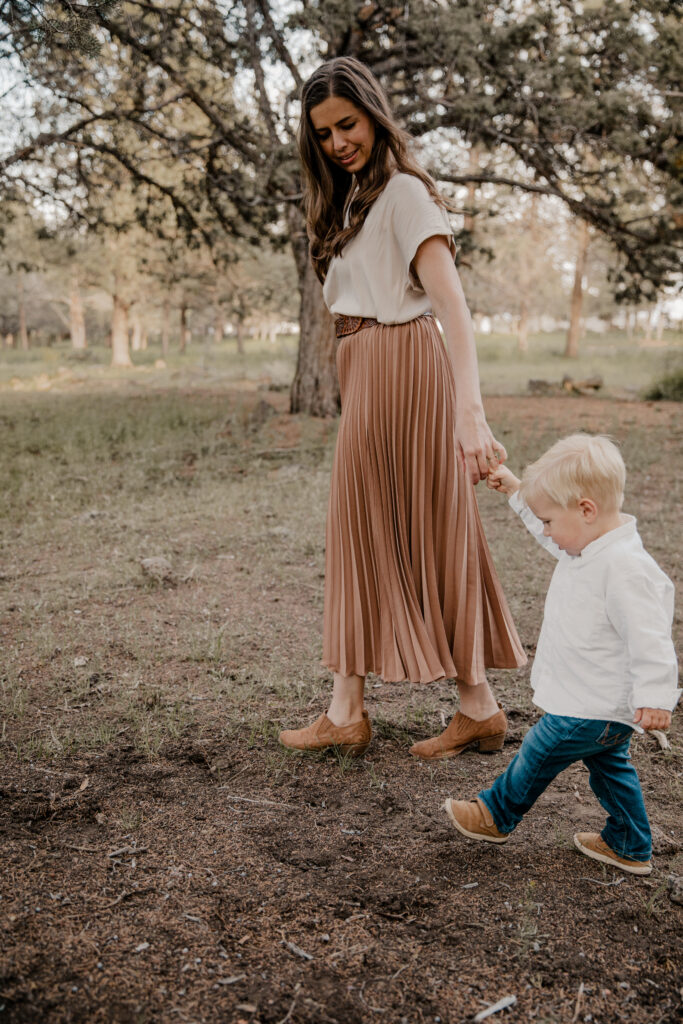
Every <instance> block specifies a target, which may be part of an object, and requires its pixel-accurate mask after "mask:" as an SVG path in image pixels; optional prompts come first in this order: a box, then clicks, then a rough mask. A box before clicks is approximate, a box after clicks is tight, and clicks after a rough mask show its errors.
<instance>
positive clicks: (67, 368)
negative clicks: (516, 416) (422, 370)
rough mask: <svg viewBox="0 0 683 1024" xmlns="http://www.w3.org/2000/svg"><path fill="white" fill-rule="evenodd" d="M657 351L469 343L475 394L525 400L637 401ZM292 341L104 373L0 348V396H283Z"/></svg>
mask: <svg viewBox="0 0 683 1024" xmlns="http://www.w3.org/2000/svg"><path fill="white" fill-rule="evenodd" d="M663 340H664V343H663V344H662V345H648V346H645V345H642V344H641V343H640V342H641V341H642V339H638V338H635V339H629V338H628V337H627V336H626V334H625V332H623V331H613V332H609V333H606V334H592V333H589V334H586V335H585V336H584V337H583V338H582V339H581V343H580V354H579V358H578V359H567V358H565V357H564V355H563V351H564V342H565V337H564V334H563V333H562V332H559V331H557V332H555V333H552V334H550V333H548V334H536V335H532V336H531V337H530V338H529V348H528V351H527V352H526V353H519V352H518V351H517V339H516V337H515V336H514V335H504V334H486V335H480V336H479V337H478V338H477V349H478V354H479V363H480V372H481V380H482V389H483V391H484V393H485V394H490V395H494V394H495V395H498V394H514V395H517V394H525V393H526V392H527V386H528V381H529V380H530V379H536V380H538V379H540V380H547V381H549V382H552V383H557V384H559V383H560V381H561V380H562V378H563V377H564V376H565V375H568V376H571V377H573V378H574V379H575V380H578V379H584V378H586V377H591V376H595V375H600V376H601V377H602V378H603V380H604V382H605V383H604V386H605V391H606V392H607V393H624V392H625V393H628V394H631V395H633V396H635V395H637V394H638V393H639V392H640V391H641V390H642V389H643V388H644V387H646V386H647V385H648V384H649V383H650V382H651V381H652V380H654V379H655V378H657V377H661V376H663V375H665V374H667V373H670V372H672V371H673V370H675V369H676V368H678V367H680V363H681V360H682V359H683V333H682V332H675V331H668V332H666V333H665V335H664V339H663ZM297 344H298V339H297V338H296V337H294V336H281V337H279V338H278V339H277V342H276V343H275V344H274V345H271V344H270V343H269V342H267V341H264V340H261V339H258V338H249V339H247V340H246V342H245V353H244V355H240V354H239V353H238V352H237V350H236V344H235V342H234V340H225V341H222V342H220V343H219V344H217V345H214V344H212V343H211V342H204V341H201V340H199V341H193V342H192V343H191V344H190V345H189V346H188V348H187V349H186V351H185V352H184V353H180V352H178V351H177V350H176V349H173V350H172V351H171V352H170V353H169V354H168V355H167V356H164V357H163V362H164V363H165V366H159V365H155V364H157V363H158V361H159V360H162V352H161V349H160V347H159V346H158V345H153V346H151V347H150V348H148V349H146V350H145V351H143V352H133V353H131V357H132V360H133V363H134V366H133V368H132V369H127V370H126V369H112V368H111V367H110V366H109V362H110V352H109V350H108V349H107V348H104V347H102V346H99V347H98V346H95V347H93V348H91V349H88V350H87V351H86V352H85V353H84V354H83V355H81V354H80V353H74V352H73V351H72V350H71V349H70V347H69V343H68V342H60V343H58V344H55V345H53V346H51V347H49V348H36V349H32V350H29V351H28V352H23V351H21V350H17V349H0V389H3V388H9V389H15V390H32V391H33V390H60V391H71V390H74V389H79V388H81V389H82V388H84V387H86V386H91V387H92V386H99V387H106V388H121V387H123V388H125V389H127V390H128V389H130V388H135V389H138V390H139V389H145V390H150V389H154V388H166V387H169V386H170V387H174V388H179V389H181V388H195V387H207V386H208V387H211V388H215V389H221V388H223V387H225V386H230V385H232V384H235V383H236V382H238V381H240V382H242V383H247V384H251V385H253V386H257V385H258V384H259V383H260V384H262V385H263V386H266V387H267V386H273V387H276V388H282V389H286V388H287V387H288V386H289V384H290V383H291V381H292V379H293V376H294V372H295V368H296V354H297Z"/></svg>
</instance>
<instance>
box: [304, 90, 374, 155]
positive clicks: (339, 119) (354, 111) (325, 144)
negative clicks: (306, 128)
mask: <svg viewBox="0 0 683 1024" xmlns="http://www.w3.org/2000/svg"><path fill="white" fill-rule="evenodd" d="M310 118H311V124H312V126H313V131H314V132H315V135H316V138H317V139H318V142H319V143H320V147H321V149H322V151H323V153H324V154H325V156H326V157H327V159H328V160H330V161H331V162H332V163H333V164H337V166H338V167H343V169H344V170H345V171H348V172H349V174H358V173H359V172H360V171H362V170H363V168H364V167H365V165H366V164H367V162H368V160H369V159H370V154H371V153H372V147H373V145H374V144H375V124H374V122H373V120H372V118H370V117H369V116H368V115H367V114H366V113H365V111H364V110H361V109H360V107H357V106H356V105H355V103H352V102H351V100H345V99H342V98H341V97H340V96H328V98H327V99H326V100H323V102H322V103H318V104H317V106H315V107H312V108H311V113H310Z"/></svg>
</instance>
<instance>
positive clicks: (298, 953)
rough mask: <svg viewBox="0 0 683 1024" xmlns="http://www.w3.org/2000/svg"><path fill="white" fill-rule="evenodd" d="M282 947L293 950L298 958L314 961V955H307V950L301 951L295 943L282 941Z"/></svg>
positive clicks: (286, 940)
mask: <svg viewBox="0 0 683 1024" xmlns="http://www.w3.org/2000/svg"><path fill="white" fill-rule="evenodd" d="M282 945H283V946H286V947H287V949H289V950H291V951H292V953H294V954H295V955H296V956H300V957H301V959H302V960H312V959H313V955H312V953H307V952H306V950H305V949H301V947H300V946H297V945H296V943H295V942H290V941H289V940H288V939H283V940H282Z"/></svg>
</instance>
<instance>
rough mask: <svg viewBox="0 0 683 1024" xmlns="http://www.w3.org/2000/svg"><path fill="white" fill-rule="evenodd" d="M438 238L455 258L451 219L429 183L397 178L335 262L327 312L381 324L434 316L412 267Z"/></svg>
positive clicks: (328, 285)
mask: <svg viewBox="0 0 683 1024" xmlns="http://www.w3.org/2000/svg"><path fill="white" fill-rule="evenodd" d="M434 235H442V236H444V237H445V238H446V240H447V242H448V245H449V247H450V249H451V252H452V253H453V256H454V257H455V245H454V242H453V233H452V231H451V226H450V224H449V223H448V218H447V217H446V214H445V212H444V210H443V209H442V208H441V207H440V206H438V204H437V203H436V202H435V201H434V200H433V199H432V197H431V196H430V194H429V192H428V191H427V187H426V185H425V184H424V182H422V181H420V179H419V178H416V177H415V176H414V175H412V174H403V173H396V174H394V175H393V176H392V177H391V178H390V179H389V181H388V182H387V184H386V186H385V188H384V191H383V192H382V193H381V195H379V196H378V198H377V199H376V200H375V202H374V203H373V205H372V207H371V208H370V211H369V213H368V215H367V217H366V219H365V223H364V224H363V227H362V228H361V229H360V231H359V232H358V234H357V235H356V237H355V238H353V239H352V240H351V241H350V242H349V243H348V244H347V245H346V246H344V251H343V252H342V254H341V256H335V257H334V258H333V259H332V261H331V263H330V266H329V268H328V271H327V277H326V279H325V285H324V288H323V295H324V297H325V302H326V304H327V308H328V309H329V310H330V312H331V313H333V314H335V315H337V316H338V315H340V314H342V313H343V314H346V315H347V316H365V317H374V318H375V319H376V320H378V321H379V322H380V323H382V324H402V323H406V322H407V321H408V320H413V319H414V318H415V317H417V316H422V315H423V314H424V313H429V312H431V308H432V307H431V303H430V301H429V298H428V297H427V295H426V293H425V291H424V289H423V288H422V286H421V284H420V282H419V280H418V279H417V277H416V275H415V274H414V272H413V271H412V270H411V263H412V262H413V259H414V258H415V253H416V252H417V250H418V248H419V246H420V245H421V243H422V242H424V241H425V240H426V239H427V238H431V237H432V236H434Z"/></svg>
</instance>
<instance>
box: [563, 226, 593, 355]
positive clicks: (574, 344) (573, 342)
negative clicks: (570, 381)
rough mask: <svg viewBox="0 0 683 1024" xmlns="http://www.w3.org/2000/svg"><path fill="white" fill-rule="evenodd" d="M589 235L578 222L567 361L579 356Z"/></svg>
mask: <svg viewBox="0 0 683 1024" xmlns="http://www.w3.org/2000/svg"><path fill="white" fill-rule="evenodd" d="M589 241H590V235H589V233H588V224H587V223H586V221H585V220H580V221H579V240H578V248H577V253H576V266H575V267H574V287H573V289H572V307H571V314H570V318H569V330H568V332H567V342H566V345H565V349H564V354H565V356H567V357H568V358H569V359H576V358H577V357H578V355H579V338H580V337H581V311H582V309H583V275H584V274H585V272H586V254H587V253H588V243H589Z"/></svg>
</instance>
